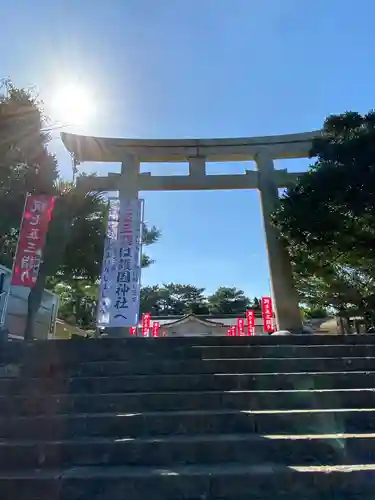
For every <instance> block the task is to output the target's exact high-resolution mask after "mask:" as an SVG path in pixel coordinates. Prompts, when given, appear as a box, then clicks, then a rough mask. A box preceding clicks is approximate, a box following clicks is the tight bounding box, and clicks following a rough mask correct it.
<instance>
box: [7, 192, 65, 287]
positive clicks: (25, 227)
mask: <svg viewBox="0 0 375 500" xmlns="http://www.w3.org/2000/svg"><path fill="white" fill-rule="evenodd" d="M55 200H56V198H55V197H51V196H43V195H41V196H27V198H26V204H25V211H24V214H23V218H22V224H21V230H20V236H19V239H18V246H17V252H16V256H15V260H14V267H13V275H12V280H11V284H12V285H16V286H27V287H30V288H32V287H33V286H34V285H35V283H36V281H37V278H38V274H39V267H40V263H41V259H42V254H43V247H44V243H45V239H46V234H47V231H48V225H49V222H50V220H51V218H52V211H53V208H54V204H55Z"/></svg>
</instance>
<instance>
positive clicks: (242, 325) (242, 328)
mask: <svg viewBox="0 0 375 500" xmlns="http://www.w3.org/2000/svg"><path fill="white" fill-rule="evenodd" d="M237 330H238V335H240V336H241V337H242V336H244V335H245V320H244V319H243V318H237Z"/></svg>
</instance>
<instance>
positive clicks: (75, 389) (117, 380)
mask: <svg viewBox="0 0 375 500" xmlns="http://www.w3.org/2000/svg"><path fill="white" fill-rule="evenodd" d="M374 380H375V371H360V372H329V373H327V372H319V373H313V372H311V373H258V374H256V373H247V372H244V373H238V374H230V373H229V374H228V373H223V374H205V375H199V374H190V375H185V374H180V375H159V374H154V375H128V376H124V377H105V376H103V377H72V378H61V377H59V376H56V377H50V378H0V395H3V396H10V395H15V394H24V395H30V396H36V395H45V394H51V393H52V394H63V393H69V394H81V393H95V394H100V393H125V392H126V393H128V392H168V391H215V390H218V391H230V390H234V389H237V390H292V389H332V388H337V389H358V388H373V387H374Z"/></svg>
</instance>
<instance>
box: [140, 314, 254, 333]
mask: <svg viewBox="0 0 375 500" xmlns="http://www.w3.org/2000/svg"><path fill="white" fill-rule="evenodd" d="M243 319H244V320H245V333H246V329H247V321H246V318H245V317H244V316H243ZM154 321H158V322H159V324H160V335H161V334H162V332H163V331H164V332H165V336H166V337H174V336H176V337H203V336H205V335H215V336H216V335H217V336H225V335H227V333H228V328H230V327H231V326H237V317H234V316H203V315H196V314H187V315H184V316H182V315H181V316H154V317H152V318H151V326H152V323H153V322H154ZM141 328H142V325H141V324H140V325H139V331H141ZM255 335H264V330H263V319H262V317H261V316H260V315H259V316H258V315H257V314H256V315H255Z"/></svg>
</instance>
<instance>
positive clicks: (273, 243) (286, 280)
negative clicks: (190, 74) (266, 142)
mask: <svg viewBox="0 0 375 500" xmlns="http://www.w3.org/2000/svg"><path fill="white" fill-rule="evenodd" d="M255 162H256V165H257V169H258V190H259V195H260V204H261V209H262V219H263V226H264V233H265V237H266V238H265V239H266V247H267V253H268V264H269V269H270V277H271V287H272V295H273V299H274V302H275V314H276V324H277V327H278V329H279V330H289V331H291V332H301V329H302V319H301V312H300V309H299V306H298V296H297V293H296V289H295V287H294V283H293V274H292V266H291V264H290V259H289V255H288V252H287V250H286V249H285V247H284V245H283V244H282V242H281V240H280V235H279V231H278V230H277V229H276V228H275V227H274V226H273V225H272V224H271V214H272V213H273V212H274V210H275V208H276V206H277V203H278V200H279V195H278V187H277V184H276V182H275V170H274V163H273V160H272V158H270V157H268V156H267V154H264V153H263V154H258V155H257V156H256V157H255Z"/></svg>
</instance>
